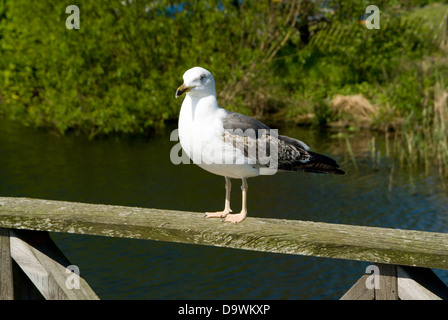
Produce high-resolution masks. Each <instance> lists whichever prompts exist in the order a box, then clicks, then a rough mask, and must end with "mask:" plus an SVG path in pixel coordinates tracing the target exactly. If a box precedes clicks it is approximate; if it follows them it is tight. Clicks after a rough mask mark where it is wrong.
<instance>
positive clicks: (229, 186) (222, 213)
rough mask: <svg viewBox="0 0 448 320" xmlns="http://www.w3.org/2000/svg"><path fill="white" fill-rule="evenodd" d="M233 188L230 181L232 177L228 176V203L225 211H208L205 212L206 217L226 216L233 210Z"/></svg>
mask: <svg viewBox="0 0 448 320" xmlns="http://www.w3.org/2000/svg"><path fill="white" fill-rule="evenodd" d="M231 188H232V184H231V182H230V178H229V177H226V203H225V206H224V211H218V212H206V213H205V217H206V218H224V217H226V216H227V215H228V214H229V213H230V212H232V209H230V190H231Z"/></svg>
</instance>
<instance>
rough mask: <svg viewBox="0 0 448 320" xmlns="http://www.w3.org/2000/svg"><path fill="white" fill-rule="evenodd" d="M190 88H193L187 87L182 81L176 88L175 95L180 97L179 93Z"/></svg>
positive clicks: (181, 93)
mask: <svg viewBox="0 0 448 320" xmlns="http://www.w3.org/2000/svg"><path fill="white" fill-rule="evenodd" d="M191 88H193V87H187V86H186V85H185V83H184V84H183V85H181V86H180V87H179V88H177V90H176V96H175V97H176V98H177V97H180V96H181V95H183V94H184V93H186V92H190V90H191Z"/></svg>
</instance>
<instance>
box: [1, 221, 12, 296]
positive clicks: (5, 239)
mask: <svg viewBox="0 0 448 320" xmlns="http://www.w3.org/2000/svg"><path fill="white" fill-rule="evenodd" d="M13 299H14V286H13V275H12V259H11V249H10V242H9V229H5V228H0V300H13Z"/></svg>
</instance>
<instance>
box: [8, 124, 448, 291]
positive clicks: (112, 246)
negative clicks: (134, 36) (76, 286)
mask: <svg viewBox="0 0 448 320" xmlns="http://www.w3.org/2000/svg"><path fill="white" fill-rule="evenodd" d="M280 133H281V134H286V135H290V136H293V137H297V138H300V139H302V140H304V141H306V142H307V144H308V145H310V146H311V147H312V148H313V150H314V151H317V152H322V153H325V154H327V155H330V156H332V157H333V158H335V159H336V160H337V161H338V162H339V164H340V165H341V167H342V168H343V169H344V170H345V171H346V172H347V174H346V175H345V176H335V175H317V174H309V173H308V174H307V173H282V174H277V175H275V176H265V177H258V178H254V179H249V193H248V197H249V198H248V208H249V215H250V216H257V217H269V218H282V219H299V220H311V221H322V222H330V223H342V224H356V225H367V226H378V227H389V228H403V229H415V230H426V231H435V232H448V210H447V208H448V196H447V190H446V188H447V187H446V181H443V180H441V179H440V178H439V177H438V176H437V175H436V174H434V175H430V174H429V175H428V174H425V173H424V172H422V171H420V170H418V169H416V170H412V171H411V170H408V169H405V168H401V167H400V164H399V163H398V162H397V161H395V160H394V159H393V157H392V156H390V155H389V153H390V151H388V150H389V149H390V144H389V146H388V145H387V143H386V141H385V139H384V137H382V136H381V135H378V134H376V135H374V134H367V133H365V134H361V133H356V134H353V135H352V136H350V137H349V138H348V139H345V138H337V137H333V133H330V132H319V131H315V130H314V131H313V130H308V129H303V128H295V127H290V128H282V129H281V130H280ZM174 144H175V142H171V141H169V130H167V132H166V133H164V134H160V135H158V136H154V137H151V138H120V139H117V138H105V139H95V140H88V139H87V138H85V137H80V136H74V135H68V136H62V137H61V136H56V135H52V134H50V133H44V132H39V131H35V130H32V129H28V128H23V127H22V126H20V125H17V124H15V123H10V122H7V121H3V120H2V121H0V195H2V196H18V197H32V198H41V199H53V200H67V201H79V202H88V203H104V204H114V205H128V206H140V207H153V208H161V209H163V208H165V209H175V210H185V211H199V212H204V211H216V210H222V209H223V205H224V196H225V193H224V192H225V191H224V178H222V177H219V176H215V175H212V174H210V173H207V172H205V171H203V170H202V169H200V168H198V167H196V166H194V165H177V166H176V165H174V164H172V163H171V162H170V158H169V153H170V150H171V148H172V146H173V145H174ZM369 145H370V146H373V145H374V146H375V151H374V152H372V148H371V147H370V148H369ZM348 146H350V147H351V149H352V151H353V154H350V152H349V151H348V150H349V149H348ZM239 185H240V181H238V180H233V189H232V209H233V210H234V212H238V210H240V208H241V194H240V190H239V187H238V186H239ZM51 236H52V238H53V239H54V241H55V242H56V243H57V244H58V246H59V247H60V248H61V249H62V251H63V252H64V253H65V255H66V256H67V257H68V258H69V260H70V261H71V262H72V263H73V264H76V265H77V266H78V267H79V268H80V271H81V275H82V276H83V277H84V278H85V279H86V280H87V282H88V283H89V284H90V285H91V287H92V288H93V289H94V290H95V292H96V293H97V294H98V295H99V297H100V298H102V299H338V298H340V297H341V296H342V295H343V294H344V293H345V292H346V291H347V290H348V289H349V288H350V287H351V286H352V285H353V284H354V283H355V282H356V281H357V279H358V278H359V277H360V276H361V275H362V274H363V273H364V271H365V269H366V267H367V266H368V265H369V263H366V262H354V261H345V260H337V259H324V258H315V257H302V256H290V255H282V254H271V253H262V252H250V251H243V250H235V249H225V248H213V247H205V246H197V245H187V244H173V243H165V242H156V241H145V240H131V239H113V238H107V237H99V236H81V235H73V234H62V233H52V234H51ZM434 271H435V272H436V273H437V274H438V275H439V277H440V278H441V279H442V280H443V281H444V282H445V283H447V282H448V273H447V272H445V271H441V270H434Z"/></svg>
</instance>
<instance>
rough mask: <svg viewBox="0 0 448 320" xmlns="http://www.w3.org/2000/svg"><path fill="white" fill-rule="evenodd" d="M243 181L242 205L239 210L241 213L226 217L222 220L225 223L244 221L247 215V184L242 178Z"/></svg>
mask: <svg viewBox="0 0 448 320" xmlns="http://www.w3.org/2000/svg"><path fill="white" fill-rule="evenodd" d="M242 180H243V184H242V185H241V190H242V192H243V205H242V208H241V212H240V213H236V214H229V215H227V217H226V219H225V220H224V221H225V222H232V223H239V222H241V221H243V220H244V219H246V215H247V189H248V187H249V186H248V184H247V181H246V179H245V178H242Z"/></svg>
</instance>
